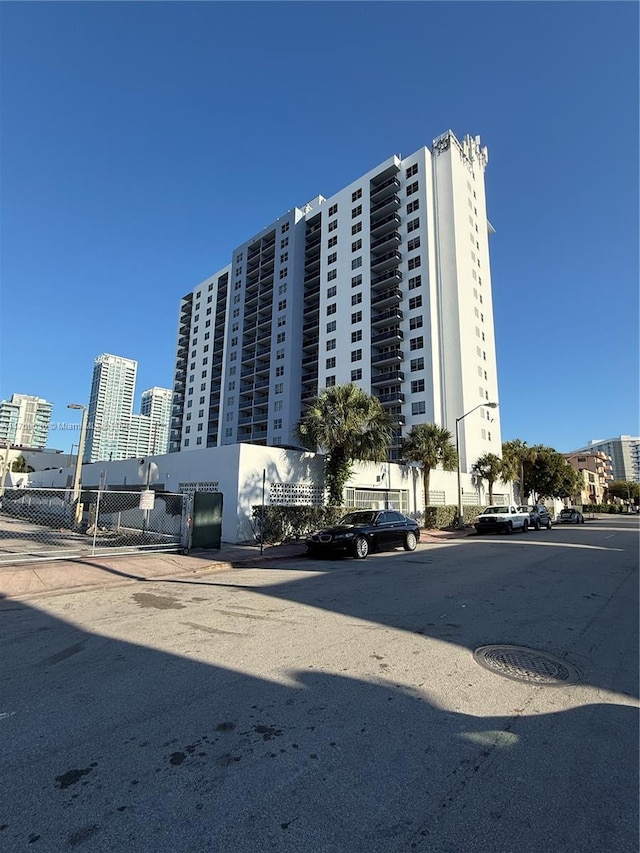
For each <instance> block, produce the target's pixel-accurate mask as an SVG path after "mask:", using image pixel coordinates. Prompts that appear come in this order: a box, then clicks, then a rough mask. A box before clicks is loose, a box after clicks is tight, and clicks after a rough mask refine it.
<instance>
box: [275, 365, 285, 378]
mask: <svg viewBox="0 0 640 853" xmlns="http://www.w3.org/2000/svg"><path fill="white" fill-rule="evenodd" d="M276 376H284V367H283V365H280V366H279V367H276Z"/></svg>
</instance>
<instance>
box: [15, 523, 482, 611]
mask: <svg viewBox="0 0 640 853" xmlns="http://www.w3.org/2000/svg"><path fill="white" fill-rule="evenodd" d="M470 532H472V530H471V529H467V530H463V531H447V530H428V531H427V530H423V531H422V535H421V537H420V542H421V543H422V544H429V543H434V542H441V541H443V540H447V539H457V538H460V537H464V536H467V535H468V534H469V533H470ZM304 554H305V548H304V541H302V540H301V541H300V542H291V543H287V544H284V545H268V546H265V547H264V549H263V553H262V555H261V554H260V546H259V545H229V544H226V543H223V545H222V548H221V549H220V550H216V551H194V552H191V553H190V554H172V553H147V554H141V553H134V554H126V555H117V556H111V557H108V556H104V557H103V556H100V555H96V556H93V557H91V556H87V557H81V558H78V559H75V560H51V561H34V562H32V563H18V564H14V565H8V566H0V598H2V597H4V598H19V597H22V596H33V595H38V594H42V593H50V592H54V591H70V590H74V589H90V588H99V587H105V586H113V585H114V584H118V583H130V582H140V581H160V580H167V579H170V578H174V577H179V576H184V575H195V574H202V573H204V572H212V571H219V570H222V569H233V568H242V567H247V566H260V565H262V564H269V563H273V562H278V561H283V560H295V559H298V558H301V557H304Z"/></svg>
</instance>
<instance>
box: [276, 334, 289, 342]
mask: <svg viewBox="0 0 640 853" xmlns="http://www.w3.org/2000/svg"><path fill="white" fill-rule="evenodd" d="M286 335H287V333H286V332H278V334H277V336H276V343H277V344H283V343H284V341H285V338H286Z"/></svg>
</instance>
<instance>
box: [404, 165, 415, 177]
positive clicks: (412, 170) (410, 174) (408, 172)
mask: <svg viewBox="0 0 640 853" xmlns="http://www.w3.org/2000/svg"><path fill="white" fill-rule="evenodd" d="M417 174H418V164H417V163H414V164H413V166H409V168H408V169H407V170H406V172H405V173H404V175H405V178H412V177H413V176H414V175H417Z"/></svg>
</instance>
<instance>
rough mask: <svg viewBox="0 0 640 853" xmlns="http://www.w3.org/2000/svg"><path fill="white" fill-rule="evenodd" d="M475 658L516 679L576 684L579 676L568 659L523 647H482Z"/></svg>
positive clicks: (550, 683)
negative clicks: (560, 658)
mask: <svg viewBox="0 0 640 853" xmlns="http://www.w3.org/2000/svg"><path fill="white" fill-rule="evenodd" d="M473 657H474V660H475V661H476V662H477V663H479V664H480V666H483V667H484V668H485V669H488V670H490V671H491V672H495V673H496V675H503V676H504V677H505V678H511V679H512V680H513V681H524V682H526V683H527V684H539V685H544V686H547V687H553V686H556V685H562V684H575V682H576V681H578V680H579V679H580V673H579V672H578V670H577V669H576V668H575V667H574V666H571V664H570V663H567V662H566V661H563V660H559V659H558V658H555V657H553V655H548V654H547V653H546V652H539V651H537V650H536V649H525V648H522V647H521V646H481V647H480V648H479V649H476V650H475V652H474V653H473Z"/></svg>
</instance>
